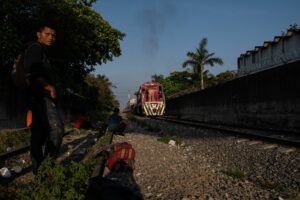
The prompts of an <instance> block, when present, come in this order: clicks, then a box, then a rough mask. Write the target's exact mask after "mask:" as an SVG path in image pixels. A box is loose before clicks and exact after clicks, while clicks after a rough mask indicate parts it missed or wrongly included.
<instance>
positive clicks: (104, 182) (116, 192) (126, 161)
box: [85, 142, 142, 200]
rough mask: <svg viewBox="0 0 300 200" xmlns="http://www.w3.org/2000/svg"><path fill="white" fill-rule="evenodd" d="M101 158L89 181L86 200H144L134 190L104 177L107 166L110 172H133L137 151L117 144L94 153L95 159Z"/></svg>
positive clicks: (129, 145)
mask: <svg viewBox="0 0 300 200" xmlns="http://www.w3.org/2000/svg"><path fill="white" fill-rule="evenodd" d="M98 156H100V162H99V163H98V165H97V167H96V168H95V170H94V172H93V175H92V178H91V179H90V180H89V185H88V189H87V191H86V194H85V200H96V199H102V200H142V197H141V196H140V195H138V194H137V193H136V192H134V191H133V190H131V189H129V188H128V187H125V186H123V185H121V184H119V183H117V182H115V181H112V180H110V179H109V178H105V177H103V172H104V168H105V166H106V167H107V168H108V169H109V170H110V171H123V170H127V169H129V168H130V169H131V170H133V163H134V160H135V151H134V149H133V148H132V145H131V144H128V143H125V142H124V143H117V144H113V145H107V146H104V147H102V148H99V149H97V150H95V151H94V153H93V157H95V158H96V157H98Z"/></svg>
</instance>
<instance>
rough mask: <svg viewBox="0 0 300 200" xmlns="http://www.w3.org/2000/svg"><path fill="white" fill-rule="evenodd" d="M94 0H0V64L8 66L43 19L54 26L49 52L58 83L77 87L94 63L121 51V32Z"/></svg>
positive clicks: (119, 53) (30, 38) (106, 59)
mask: <svg viewBox="0 0 300 200" xmlns="http://www.w3.org/2000/svg"><path fill="white" fill-rule="evenodd" d="M94 2H95V0H79V1H78V0H47V1H40V0H31V1H22V0H10V1H3V0H1V4H0V5H1V6H0V38H1V40H0V46H1V48H0V67H1V68H3V67H9V66H11V63H12V62H13V60H14V59H15V58H16V56H17V54H19V53H20V52H21V51H23V49H24V44H26V43H28V42H29V41H31V40H33V39H34V36H35V32H36V28H37V24H38V23H39V22H40V21H41V20H43V21H47V22H50V23H51V24H53V25H54V26H55V28H56V30H57V42H56V45H55V46H54V48H53V49H52V51H51V52H50V53H52V55H53V56H52V57H53V58H54V59H53V60H52V62H53V63H55V65H54V66H55V67H56V70H58V71H60V74H61V76H60V77H57V78H58V79H59V81H60V84H61V85H62V86H63V87H64V88H66V87H71V88H73V89H75V90H76V89H78V88H79V87H81V84H82V82H84V77H85V76H86V74H88V73H89V72H91V71H94V70H95V67H96V66H97V65H101V64H102V63H106V62H107V61H112V60H113V57H117V56H120V55H121V48H120V40H122V39H123V37H124V36H125V34H124V33H122V32H120V31H118V30H117V29H114V28H113V27H111V26H110V25H109V24H108V23H107V22H106V21H105V20H104V19H103V18H102V17H101V15H100V14H99V13H97V12H96V11H95V10H93V9H92V7H91V6H92V4H93V3H94Z"/></svg>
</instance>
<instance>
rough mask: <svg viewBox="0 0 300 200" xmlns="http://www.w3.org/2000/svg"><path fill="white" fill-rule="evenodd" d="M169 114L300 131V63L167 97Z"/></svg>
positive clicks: (199, 119)
mask: <svg viewBox="0 0 300 200" xmlns="http://www.w3.org/2000/svg"><path fill="white" fill-rule="evenodd" d="M166 115H175V116H179V117H181V118H188V119H193V120H197V121H203V122H211V123H219V124H232V125H240V126H257V127H262V128H272V129H279V130H293V131H300V62H296V63H292V64H288V65H285V66H282V67H277V68H272V69H270V70H266V71H262V72H259V73H256V74H252V75H248V76H243V77H240V78H237V79H235V80H232V81H229V82H226V83H224V84H221V85H218V86H216V87H212V88H208V89H205V90H202V91H199V92H195V93H191V94H188V95H185V96H181V97H177V98H174V99H168V100H167V105H166Z"/></svg>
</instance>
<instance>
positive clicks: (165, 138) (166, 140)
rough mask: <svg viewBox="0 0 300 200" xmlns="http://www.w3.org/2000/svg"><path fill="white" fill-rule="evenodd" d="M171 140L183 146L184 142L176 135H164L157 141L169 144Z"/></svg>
mask: <svg viewBox="0 0 300 200" xmlns="http://www.w3.org/2000/svg"><path fill="white" fill-rule="evenodd" d="M170 140H174V141H175V142H176V144H177V145H180V144H182V140H181V139H180V138H178V137H177V136H174V135H163V136H161V137H159V138H158V139H157V141H160V142H163V143H166V144H168V143H169V141H170Z"/></svg>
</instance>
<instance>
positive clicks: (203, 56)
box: [182, 38, 223, 89]
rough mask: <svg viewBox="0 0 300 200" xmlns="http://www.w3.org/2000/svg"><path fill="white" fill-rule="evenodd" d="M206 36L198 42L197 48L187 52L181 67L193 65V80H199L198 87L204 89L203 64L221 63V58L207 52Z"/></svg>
mask: <svg viewBox="0 0 300 200" xmlns="http://www.w3.org/2000/svg"><path fill="white" fill-rule="evenodd" d="M206 45H207V38H203V39H202V40H201V41H200V43H199V48H196V51H195V52H190V51H189V52H188V53H187V56H188V57H189V59H188V60H186V61H184V62H183V64H182V67H184V68H185V67H187V66H188V65H191V66H192V67H193V75H194V79H195V82H200V88H201V89H204V84H203V71H204V66H205V65H210V66H212V67H213V66H214V65H215V64H219V65H222V64H223V60H222V59H221V58H219V57H213V56H214V54H215V53H209V52H208V50H207V48H206Z"/></svg>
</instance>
